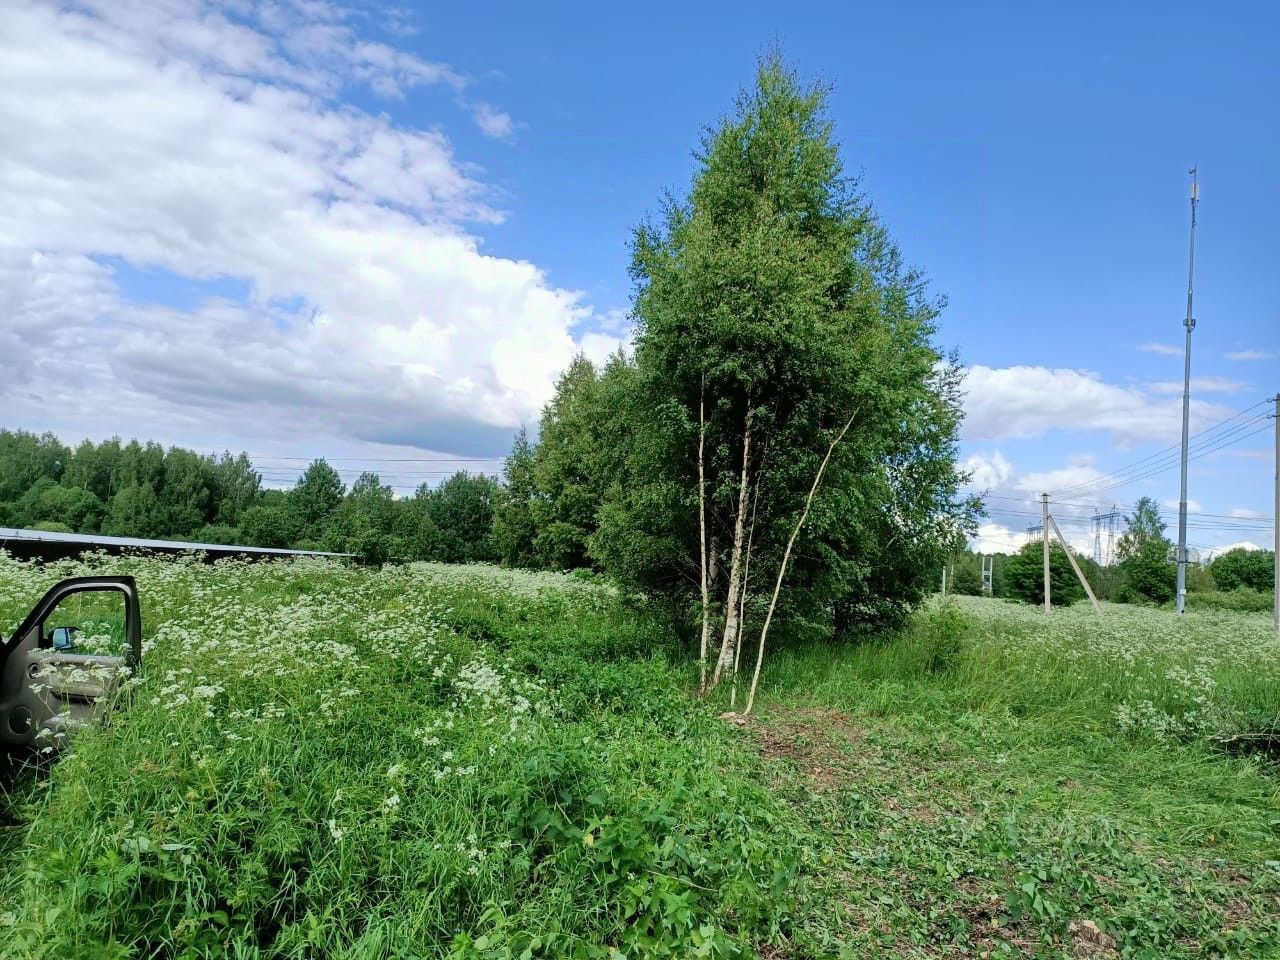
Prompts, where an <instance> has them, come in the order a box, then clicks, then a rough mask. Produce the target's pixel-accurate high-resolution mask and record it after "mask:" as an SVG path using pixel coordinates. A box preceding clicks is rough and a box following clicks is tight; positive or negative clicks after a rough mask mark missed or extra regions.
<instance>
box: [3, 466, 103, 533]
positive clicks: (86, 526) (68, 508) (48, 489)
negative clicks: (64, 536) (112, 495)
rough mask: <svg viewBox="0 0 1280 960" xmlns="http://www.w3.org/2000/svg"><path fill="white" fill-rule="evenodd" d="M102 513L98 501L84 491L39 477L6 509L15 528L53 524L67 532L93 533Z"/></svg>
mask: <svg viewBox="0 0 1280 960" xmlns="http://www.w3.org/2000/svg"><path fill="white" fill-rule="evenodd" d="M104 513H105V508H104V506H103V503H102V501H101V500H99V499H98V498H97V497H96V496H94V495H93V494H92V493H90V492H89V491H88V490H85V489H83V488H80V487H67V486H63V485H62V484H60V483H58V482H57V481H56V480H53V479H51V478H49V477H41V478H40V479H39V480H37V481H36V482H35V483H34V484H33V485H32V486H31V487H29V488H28V489H27V492H26V493H24V494H23V495H22V496H21V497H19V498H18V500H17V502H16V503H14V504H13V506H12V507H11V508H10V510H9V520H10V522H11V523H12V524H13V525H14V526H17V527H35V526H38V525H41V524H50V523H53V524H57V525H59V526H61V527H66V528H67V529H68V530H70V531H76V530H80V531H89V532H97V530H98V528H99V525H100V524H101V523H102V518H103V514H104ZM42 529H48V527H47V526H45V527H43V528H42Z"/></svg>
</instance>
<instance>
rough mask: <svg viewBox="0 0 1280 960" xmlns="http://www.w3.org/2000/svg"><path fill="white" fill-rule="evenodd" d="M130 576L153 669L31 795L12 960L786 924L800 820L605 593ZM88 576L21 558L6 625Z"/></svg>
mask: <svg viewBox="0 0 1280 960" xmlns="http://www.w3.org/2000/svg"><path fill="white" fill-rule="evenodd" d="M100 563H101V562H100V561H94V562H90V563H89V564H88V566H91V567H95V568H97V567H99V566H100ZM109 565H110V566H111V567H112V568H113V569H117V570H119V569H122V568H123V569H124V570H125V571H127V572H131V573H133V574H135V575H136V576H137V577H138V578H139V581H140V588H141V593H142V597H143V599H144V607H145V611H144V616H145V620H146V627H147V630H146V647H147V650H146V654H145V657H144V669H143V673H142V677H141V678H140V681H139V683H138V684H137V686H136V687H135V688H134V689H132V690H131V691H130V692H129V693H128V694H127V700H128V702H127V703H124V704H121V705H119V707H118V709H117V710H116V712H115V715H114V719H113V722H112V723H111V725H110V726H108V727H106V728H104V729H101V730H96V731H92V732H89V733H86V734H84V735H83V736H81V737H80V738H78V739H77V740H76V742H75V743H74V745H73V748H72V749H71V750H70V751H69V753H68V754H67V755H65V756H64V757H63V758H62V759H61V760H60V762H59V763H58V764H57V765H56V767H54V769H53V770H52V772H51V773H50V775H49V777H48V779H47V780H44V781H41V782H34V783H33V782H30V781H28V782H27V785H26V786H25V787H24V788H23V790H22V792H21V793H20V794H19V795H18V796H17V797H16V798H14V799H13V800H12V801H11V806H12V809H11V816H12V817H14V818H15V819H17V820H18V821H19V825H18V826H17V827H10V828H9V829H10V832H11V834H12V833H14V832H16V833H19V834H20V835H21V838H20V839H19V840H18V841H17V842H16V844H11V849H10V852H9V856H8V859H7V861H6V862H5V863H4V865H3V868H2V869H0V876H2V877H3V880H4V882H5V888H4V892H3V899H2V900H0V924H2V925H3V928H2V929H0V939H2V941H3V944H4V946H3V947H0V954H2V955H4V956H6V957H17V956H23V957H48V958H67V957H86V958H87V957H170V956H175V957H176V956H182V957H250V956H252V957H312V956H325V957H350V958H357V957H359V958H366V957H367V958H375V957H377V958H381V957H432V956H435V957H446V956H447V957H508V956H510V957H515V956H527V957H534V956H540V957H604V956H613V955H619V954H618V953H617V951H621V955H627V956H692V955H705V956H736V955H740V954H744V953H746V954H750V952H751V948H750V946H749V944H752V943H754V942H758V941H760V940H763V939H767V938H768V937H769V936H770V935H771V933H772V932H776V930H777V927H778V924H779V923H780V922H781V919H780V918H781V917H782V916H783V914H784V910H785V903H786V902H787V891H788V890H789V888H790V886H791V881H792V877H793V874H794V869H795V859H796V852H795V850H794V845H793V844H792V843H791V842H790V841H789V839H788V838H789V832H788V831H786V830H784V829H782V826H781V824H782V822H783V820H784V819H785V816H786V812H785V810H784V809H783V808H782V807H781V806H780V805H779V804H778V803H777V802H776V801H774V800H773V799H772V798H771V797H770V796H769V795H768V794H767V793H766V792H765V791H764V790H763V789H762V788H761V787H760V786H759V785H758V784H755V783H752V782H750V781H749V780H747V779H745V778H744V777H742V776H740V775H737V774H735V773H733V772H732V771H731V770H727V769H726V767H725V764H726V760H727V759H729V758H731V757H732V756H733V755H734V752H735V750H736V747H735V746H734V745H733V743H732V742H731V741H730V740H729V737H728V736H727V734H726V732H725V731H724V730H723V729H722V725H721V724H720V723H719V722H718V721H717V720H715V718H714V717H713V716H712V715H711V714H710V713H708V712H707V711H706V710H705V709H704V708H703V706H702V705H700V704H697V703H695V702H694V701H692V700H691V699H690V698H688V697H687V696H686V695H685V693H684V674H683V672H682V669H681V668H680V667H679V666H677V665H673V664H672V662H671V660H670V658H669V650H668V648H667V645H666V643H665V641H664V639H663V634H662V632H661V631H660V630H659V629H658V628H657V627H656V626H655V625H654V624H652V623H649V622H648V621H646V620H645V619H644V618H642V617H638V616H636V615H635V614H634V613H631V612H628V611H625V610H624V609H623V608H622V607H621V605H620V604H619V603H618V602H617V601H616V599H615V598H614V597H613V596H612V595H611V592H610V590H609V589H608V588H606V587H601V586H596V585H591V584H582V583H578V582H575V581H572V580H569V579H567V578H562V577H551V576H546V575H538V574H525V573H512V572H504V571H499V570H495V569H485V568H470V569H461V568H448V567H438V566H427V565H418V566H413V567H407V568H398V569H392V568H388V569H386V570H382V571H370V570H353V569H346V568H342V567H338V566H334V565H330V564H323V563H292V564H257V565H248V564H244V563H237V562H221V563H218V564H215V565H212V566H200V565H196V564H181V563H179V564H173V563H165V562H161V561H141V560H132V561H127V562H124V563H119V562H116V561H112V562H111V563H110V564H109ZM73 572H78V568H77V567H76V566H75V565H69V564H64V565H59V566H56V567H44V568H35V567H28V566H25V565H20V564H16V563H14V562H12V561H0V583H3V584H4V586H3V587H0V603H3V607H2V608H0V620H5V619H6V618H7V619H8V620H9V621H13V620H15V619H16V618H17V617H19V616H20V615H21V613H20V611H21V610H22V609H23V608H24V606H25V605H26V604H27V603H28V602H29V601H30V600H31V599H32V598H34V597H35V596H36V595H38V593H39V592H40V590H41V589H42V588H43V586H45V585H46V584H47V583H48V582H51V581H53V580H55V579H57V578H58V577H60V576H63V575H66V574H69V573H73ZM15 847H16V849H15Z"/></svg>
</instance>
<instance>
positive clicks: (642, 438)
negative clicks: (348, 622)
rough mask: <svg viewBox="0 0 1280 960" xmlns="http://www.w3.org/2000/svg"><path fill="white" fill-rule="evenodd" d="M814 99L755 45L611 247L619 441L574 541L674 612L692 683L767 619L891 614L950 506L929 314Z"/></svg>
mask: <svg viewBox="0 0 1280 960" xmlns="http://www.w3.org/2000/svg"><path fill="white" fill-rule="evenodd" d="M826 98H827V90H826V88H825V87H823V86H821V85H819V84H807V83H804V82H802V81H801V80H800V79H799V78H798V77H797V76H796V75H795V74H794V73H793V72H792V71H791V70H789V69H788V68H787V67H786V65H785V64H784V63H783V62H782V61H781V59H780V58H779V57H777V56H768V57H766V58H764V59H763V60H762V61H761V63H760V64H759V68H758V71H757V75H756V78H755V82H754V84H753V85H752V86H751V87H750V88H749V89H747V90H745V91H744V92H743V93H742V94H741V95H740V96H739V98H738V101H737V103H736V104H735V107H734V109H733V111H732V112H731V113H730V114H729V115H728V116H726V117H725V118H723V119H722V120H721V121H720V122H719V123H718V124H716V125H714V126H713V127H711V128H709V129H708V130H707V132H706V134H705V135H704V137H703V140H702V144H701V148H700V150H699V151H698V152H697V154H696V160H697V171H696V174H695V177H694V181H693V184H692V187H691V189H690V191H689V192H688V194H687V195H686V196H683V197H680V196H670V197H668V198H667V199H666V200H665V202H664V203H663V206H662V209H661V211H660V214H659V215H658V216H657V217H656V218H655V219H654V220H652V221H651V222H649V223H646V224H644V225H642V226H641V227H640V228H639V229H638V230H637V231H636V235H635V239H634V244H633V258H632V274H633V278H634V280H635V284H636V293H635V303H634V311H633V313H634V320H635V324H636V350H635V357H634V364H633V366H634V369H633V372H632V376H631V377H630V379H629V393H628V397H627V403H626V404H625V409H620V410H617V411H613V412H612V413H611V414H610V415H611V416H615V417H617V418H620V419H623V420H625V421H626V423H625V429H618V430H615V435H616V436H619V437H625V438H626V450H625V453H624V454H622V455H620V456H618V458H617V459H616V460H615V461H614V463H615V465H616V475H615V476H614V477H612V478H611V481H610V482H609V483H608V484H607V485H606V486H607V492H606V494H605V497H604V500H603V502H602V506H601V509H600V511H599V514H598V526H597V529H596V531H595V533H593V534H592V536H591V537H590V539H589V550H590V552H591V554H592V556H593V557H595V558H596V559H597V560H598V562H600V563H601V564H602V565H603V566H605V567H606V569H609V570H610V571H611V572H613V573H615V574H617V575H618V576H620V577H621V578H622V579H623V580H625V581H628V582H631V583H632V584H634V585H636V586H638V587H641V588H642V589H643V590H644V591H645V592H646V594H647V595H649V596H651V597H655V598H663V599H666V600H667V601H668V602H670V603H671V605H672V608H673V610H674V611H676V612H678V613H679V612H681V611H683V612H684V613H682V614H681V615H686V614H687V615H688V621H687V622H688V623H689V625H690V627H691V632H696V633H698V634H699V636H700V638H701V639H700V641H699V649H700V655H701V657H702V660H703V663H702V670H703V671H704V672H703V676H705V677H706V681H705V684H704V685H705V687H706V688H707V689H713V688H714V687H715V686H716V685H717V684H718V683H720V682H722V681H723V680H724V679H725V678H726V677H727V676H730V675H732V674H734V672H735V671H736V668H737V664H738V663H739V662H740V661H741V646H742V645H743V644H748V643H755V642H756V641H757V640H758V639H760V631H761V627H762V626H763V625H764V622H765V619H766V617H767V618H768V619H769V620H770V621H773V622H781V621H785V622H787V623H788V625H789V629H790V630H791V631H792V632H794V631H796V630H802V629H806V628H813V629H821V630H827V631H830V630H832V629H836V628H850V627H851V626H853V625H856V624H858V623H862V622H873V623H881V622H884V621H885V620H886V619H890V618H892V617H895V616H899V615H901V613H902V612H903V611H905V610H907V609H909V607H910V606H911V605H912V604H913V603H914V602H916V601H917V600H918V599H919V598H920V597H921V596H922V595H923V594H924V592H925V590H926V584H927V582H928V581H929V580H930V579H931V578H932V576H933V573H934V572H935V571H936V569H937V567H938V565H939V564H940V563H941V560H942V557H943V556H944V555H945V554H946V552H947V551H948V550H950V548H951V546H952V545H953V542H954V537H955V531H956V530H957V529H958V528H960V527H963V525H964V524H965V523H966V522H968V518H969V516H970V514H971V510H972V505H971V504H969V503H966V502H965V501H963V500H962V499H961V498H960V497H958V495H957V488H958V482H959V479H960V477H959V475H958V473H957V470H956V466H955V443H956V435H957V430H958V425H959V422H960V409H959V401H960V394H959V373H958V367H957V364H956V362H955V360H954V358H948V357H945V356H944V355H943V354H942V353H941V352H940V351H939V349H938V348H937V347H935V345H934V343H933V338H934V335H935V319H936V317H937V314H938V311H939V309H940V306H941V305H940V303H939V302H938V301H936V300H934V299H931V298H930V297H929V296H928V295H927V293H926V290H925V285H924V281H923V279H922V278H921V276H920V275H919V274H917V273H916V272H914V271H912V270H909V269H907V268H905V267H904V266H903V265H902V261H901V258H900V255H899V253H898V250H897V248H896V247H895V246H894V245H893V243H892V242H891V241H890V239H889V238H888V235H887V233H886V231H885V229H884V228H883V227H882V225H881V224H880V223H879V221H878V220H877V218H876V216H875V214H874V212H873V211H872V209H871V207H870V205H869V204H868V203H867V201H866V200H865V198H864V197H863V196H862V195H861V193H860V192H859V189H858V186H857V183H856V181H855V180H853V179H852V178H850V177H848V176H846V175H845V173H844V171H843V168H842V163H841V158H840V150H839V147H838V144H837V142H836V140H835V137H834V130H833V128H832V124H831V122H830V120H829V119H828V117H827V115H826V112H825V106H826ZM819 481H820V482H819ZM774 629H775V632H776V631H777V630H778V629H779V627H777V626H775V628H774ZM757 660H758V649H757V648H756V647H754V646H753V647H751V648H749V651H748V662H752V663H754V662H755V661H757Z"/></svg>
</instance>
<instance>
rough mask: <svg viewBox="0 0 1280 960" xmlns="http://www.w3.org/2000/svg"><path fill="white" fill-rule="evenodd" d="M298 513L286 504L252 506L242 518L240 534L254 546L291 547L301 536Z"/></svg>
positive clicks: (246, 541)
mask: <svg viewBox="0 0 1280 960" xmlns="http://www.w3.org/2000/svg"><path fill="white" fill-rule="evenodd" d="M299 532H300V531H299V525H298V518H297V515H296V514H295V513H294V512H293V511H292V510H290V509H289V508H288V507H287V506H285V505H284V504H275V505H268V504H265V503H264V504H260V505H259V506H255V507H250V508H249V509H248V510H246V511H245V512H244V514H243V515H242V516H241V518H240V535H241V538H242V539H243V540H244V542H245V543H247V544H249V545H250V546H254V547H291V546H295V545H296V541H297V539H298V536H299Z"/></svg>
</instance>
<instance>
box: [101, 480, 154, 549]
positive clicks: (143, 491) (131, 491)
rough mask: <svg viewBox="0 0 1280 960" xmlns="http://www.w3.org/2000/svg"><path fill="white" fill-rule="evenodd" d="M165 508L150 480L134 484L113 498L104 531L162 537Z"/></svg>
mask: <svg viewBox="0 0 1280 960" xmlns="http://www.w3.org/2000/svg"><path fill="white" fill-rule="evenodd" d="M167 526H168V522H167V518H166V514H165V509H164V506H163V504H161V502H160V498H159V497H157V496H156V491H155V488H154V487H152V485H151V483H150V482H143V483H133V484H130V485H129V486H127V487H125V488H124V489H123V490H121V491H120V492H119V493H117V494H116V495H115V496H114V497H112V498H111V506H110V509H109V510H108V512H107V519H106V522H105V523H104V524H103V527H102V532H103V533H107V534H111V535H112V536H117V537H146V538H155V537H162V536H164V534H165V532H166V527H167Z"/></svg>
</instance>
